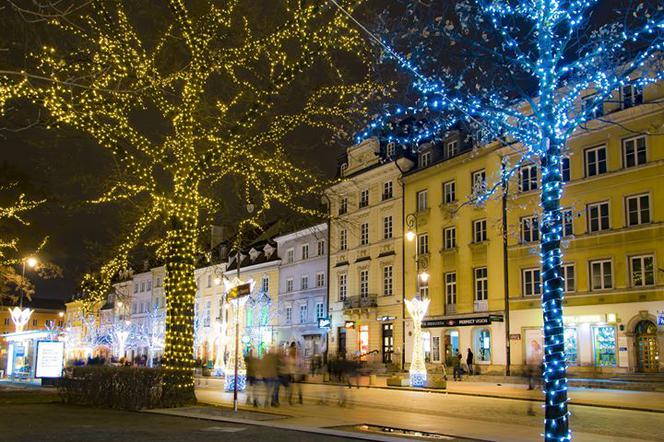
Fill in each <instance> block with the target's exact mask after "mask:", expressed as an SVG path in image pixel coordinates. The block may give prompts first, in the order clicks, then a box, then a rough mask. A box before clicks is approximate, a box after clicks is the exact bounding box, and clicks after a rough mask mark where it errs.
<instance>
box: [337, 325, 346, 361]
mask: <svg viewBox="0 0 664 442" xmlns="http://www.w3.org/2000/svg"><path fill="white" fill-rule="evenodd" d="M337 339H338V340H339V341H338V342H339V349H338V353H339V357H340V358H343V359H346V328H345V327H339V328H338V329H337Z"/></svg>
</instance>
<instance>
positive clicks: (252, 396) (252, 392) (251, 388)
mask: <svg viewBox="0 0 664 442" xmlns="http://www.w3.org/2000/svg"><path fill="white" fill-rule="evenodd" d="M244 365H245V366H246V367H247V404H252V405H253V406H254V407H257V406H258V397H257V394H256V393H257V392H256V383H257V373H256V371H257V368H258V367H257V365H258V361H257V360H256V358H255V357H254V351H253V349H251V350H249V352H248V353H247V355H246V356H245V358H244Z"/></svg>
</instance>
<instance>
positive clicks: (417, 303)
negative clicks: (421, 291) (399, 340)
mask: <svg viewBox="0 0 664 442" xmlns="http://www.w3.org/2000/svg"><path fill="white" fill-rule="evenodd" d="M404 302H405V303H406V308H407V309H408V314H409V315H410V317H411V318H413V355H412V357H411V360H410V368H409V369H408V373H409V374H410V386H411V387H426V385H427V366H426V363H425V361H424V341H423V339H422V319H424V316H426V314H427V310H428V309H429V303H430V302H431V299H429V298H425V299H420V298H418V297H415V298H413V299H406V300H404Z"/></svg>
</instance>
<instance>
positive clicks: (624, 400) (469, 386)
mask: <svg viewBox="0 0 664 442" xmlns="http://www.w3.org/2000/svg"><path fill="white" fill-rule="evenodd" d="M220 382H221V381H220V380H218V379H216V378H197V386H200V387H205V386H210V387H213V388H222V387H221V384H218V383H220ZM308 384H312V385H337V384H333V383H323V382H308ZM360 386H361V387H363V388H371V389H385V390H396V391H419V392H422V391H425V392H430V393H437V394H451V395H465V396H474V397H487V398H500V399H514V400H522V401H533V402H540V403H541V402H543V401H544V394H543V393H542V391H541V386H537V387H536V388H535V389H534V390H528V386H527V385H525V384H502V383H491V382H476V381H471V382H468V381H447V389H446V390H439V389H425V388H410V387H389V386H387V378H386V377H381V376H379V377H376V383H375V384H374V385H369V378H368V377H363V378H362V379H361V380H360ZM568 396H569V398H570V403H571V404H573V405H582V406H592V407H601V408H614V409H619V410H633V411H649V412H655V413H664V393H660V392H647V391H632V390H615V389H602V388H575V387H570V388H569V390H568Z"/></svg>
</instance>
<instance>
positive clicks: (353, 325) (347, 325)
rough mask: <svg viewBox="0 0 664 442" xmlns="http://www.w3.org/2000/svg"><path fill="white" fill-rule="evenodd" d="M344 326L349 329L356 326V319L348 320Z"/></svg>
mask: <svg viewBox="0 0 664 442" xmlns="http://www.w3.org/2000/svg"><path fill="white" fill-rule="evenodd" d="M344 327H345V328H347V329H351V328H355V321H346V323H345V324H344Z"/></svg>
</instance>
